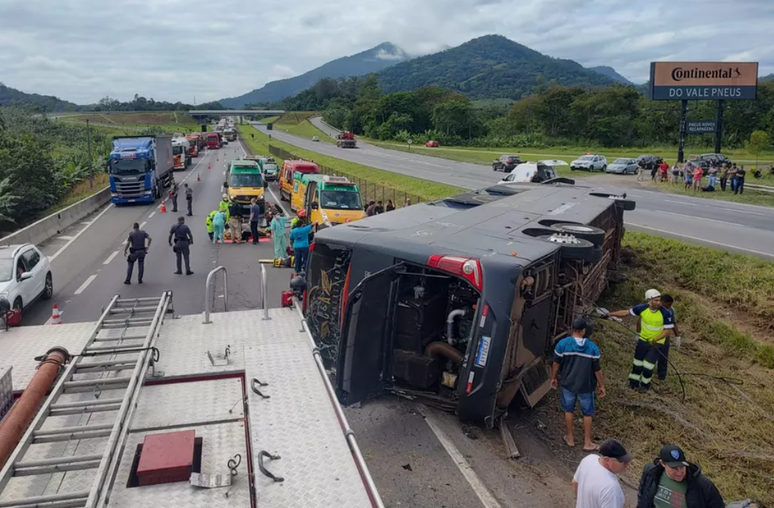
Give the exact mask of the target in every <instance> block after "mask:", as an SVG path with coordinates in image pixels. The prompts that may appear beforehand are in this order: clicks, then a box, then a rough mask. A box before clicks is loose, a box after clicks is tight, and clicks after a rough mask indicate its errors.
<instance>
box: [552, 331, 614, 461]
mask: <svg viewBox="0 0 774 508" xmlns="http://www.w3.org/2000/svg"><path fill="white" fill-rule="evenodd" d="M600 356H601V355H600V352H599V348H598V347H597V345H596V344H594V343H593V342H591V340H589V339H587V338H586V320H585V319H583V318H576V319H575V321H573V322H572V336H571V337H565V338H564V339H562V340H560V341H559V342H558V343H557V344H556V348H555V349H554V364H553V366H552V367H551V388H557V387H558V386H559V383H558V381H557V375H561V378H562V411H564V422H565V426H566V428H567V433H566V434H565V435H564V442H565V444H567V446H570V447H573V446H575V433H574V431H573V420H574V412H575V404H576V402H580V407H581V412H582V413H583V436H584V445H583V450H584V451H587V452H593V451H596V450H598V449H599V447H598V446H597V445H596V444H594V442H593V441H592V440H591V419H592V417H593V416H594V392H595V391H598V392H599V397H600V398H602V397H604V396H605V380H604V378H603V377H602V370H601V368H600V366H599V358H600Z"/></svg>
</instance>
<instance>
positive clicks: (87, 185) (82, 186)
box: [39, 173, 110, 218]
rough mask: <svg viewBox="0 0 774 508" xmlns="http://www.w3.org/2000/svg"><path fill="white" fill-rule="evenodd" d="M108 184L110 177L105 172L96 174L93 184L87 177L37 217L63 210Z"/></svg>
mask: <svg viewBox="0 0 774 508" xmlns="http://www.w3.org/2000/svg"><path fill="white" fill-rule="evenodd" d="M109 184H110V178H109V177H108V175H107V174H106V173H100V174H98V175H95V176H94V185H93V186H92V184H91V182H90V181H89V179H88V178H87V179H86V180H84V181H82V182H81V183H79V184H78V185H76V186H75V187H73V189H72V190H71V191H70V193H69V194H68V195H67V196H65V198H64V199H62V201H60V202H59V203H57V204H56V205H54V206H52V207H50V208H49V209H48V210H45V211H43V212H41V213H40V214H39V217H40V218H43V217H48V216H49V215H51V214H52V213H56V212H58V211H59V210H63V209H65V208H67V207H68V206H70V205H74V204H75V203H77V202H78V201H80V200H82V199H86V198H87V197H89V196H91V195H92V194H96V193H97V192H99V191H101V190H102V189H104V188H105V187H107V186H108V185H109Z"/></svg>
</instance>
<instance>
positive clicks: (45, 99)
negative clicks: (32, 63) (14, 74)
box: [0, 83, 78, 112]
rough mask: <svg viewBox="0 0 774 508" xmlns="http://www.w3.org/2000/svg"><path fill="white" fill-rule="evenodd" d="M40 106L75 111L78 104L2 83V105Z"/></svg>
mask: <svg viewBox="0 0 774 508" xmlns="http://www.w3.org/2000/svg"><path fill="white" fill-rule="evenodd" d="M24 105H36V106H40V107H41V108H42V109H43V110H44V111H51V112H61V111H75V110H76V109H77V108H78V106H77V105H76V104H73V103H72V102H68V101H63V100H62V99H59V98H57V97H54V96H52V95H38V94H36V93H24V92H21V91H19V90H16V89H15V88H11V87H9V86H5V85H4V84H2V83H0V106H6V107H7V106H24Z"/></svg>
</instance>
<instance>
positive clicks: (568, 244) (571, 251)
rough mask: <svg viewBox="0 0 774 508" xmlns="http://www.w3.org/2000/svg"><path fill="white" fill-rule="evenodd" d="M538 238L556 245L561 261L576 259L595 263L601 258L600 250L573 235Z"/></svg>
mask: <svg viewBox="0 0 774 508" xmlns="http://www.w3.org/2000/svg"><path fill="white" fill-rule="evenodd" d="M539 238H541V239H543V240H545V241H547V242H551V243H553V244H556V245H558V246H559V253H560V254H561V256H562V259H576V260H579V261H586V262H588V263H596V262H597V261H599V260H600V258H601V254H602V249H601V248H599V247H596V246H595V245H594V244H593V243H591V242H589V241H588V240H584V239H582V238H577V237H576V236H574V235H566V234H562V233H554V234H552V235H545V236H540V237H539Z"/></svg>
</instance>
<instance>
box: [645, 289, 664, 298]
mask: <svg viewBox="0 0 774 508" xmlns="http://www.w3.org/2000/svg"><path fill="white" fill-rule="evenodd" d="M660 297H661V293H659V292H658V290H657V289H648V290H647V291H645V299H646V300H648V301H650V300H652V299H654V298H660Z"/></svg>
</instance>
